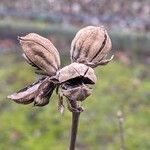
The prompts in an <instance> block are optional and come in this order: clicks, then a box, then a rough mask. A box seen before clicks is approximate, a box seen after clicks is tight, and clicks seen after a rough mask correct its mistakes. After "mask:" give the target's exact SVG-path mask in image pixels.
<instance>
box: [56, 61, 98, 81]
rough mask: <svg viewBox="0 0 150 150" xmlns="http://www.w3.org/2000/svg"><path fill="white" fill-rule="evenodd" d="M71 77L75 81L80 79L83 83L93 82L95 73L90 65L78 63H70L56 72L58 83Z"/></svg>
mask: <svg viewBox="0 0 150 150" xmlns="http://www.w3.org/2000/svg"><path fill="white" fill-rule="evenodd" d="M73 79H75V82H76V81H77V80H80V79H81V80H82V81H83V82H84V83H85V84H86V83H87V84H95V82H96V75H95V72H94V70H93V69H92V68H91V67H89V66H86V65H84V64H80V63H72V64H70V65H68V66H65V67H63V68H62V69H61V70H60V71H59V72H58V80H59V82H60V83H62V82H66V81H68V80H73Z"/></svg>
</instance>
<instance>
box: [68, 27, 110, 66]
mask: <svg viewBox="0 0 150 150" xmlns="http://www.w3.org/2000/svg"><path fill="white" fill-rule="evenodd" d="M110 50H111V40H110V38H109V36H108V34H107V31H106V30H105V29H104V27H94V26H88V27H85V28H83V29H81V30H80V31H78V32H77V34H76V36H75V38H74V39H73V41H72V44H71V52H70V54H71V60H72V62H79V63H84V64H90V63H98V62H100V61H102V60H103V59H104V58H105V57H106V56H107V54H108V52H109V51H110Z"/></svg>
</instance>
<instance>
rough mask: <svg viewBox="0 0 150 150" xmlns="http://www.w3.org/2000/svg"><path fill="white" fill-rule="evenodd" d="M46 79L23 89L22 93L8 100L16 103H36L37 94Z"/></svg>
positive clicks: (14, 94) (10, 96) (13, 95)
mask: <svg viewBox="0 0 150 150" xmlns="http://www.w3.org/2000/svg"><path fill="white" fill-rule="evenodd" d="M43 80H44V79H40V80H38V81H37V82H35V83H33V84H31V85H29V86H27V87H25V88H23V89H21V90H20V91H18V92H16V93H13V94H11V95H8V96H7V98H9V99H12V100H13V101H15V102H16V103H20V104H30V103H32V102H33V101H34V97H35V95H36V92H37V91H38V88H39V86H40V85H41V83H42V81H43Z"/></svg>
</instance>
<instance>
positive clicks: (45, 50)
mask: <svg viewBox="0 0 150 150" xmlns="http://www.w3.org/2000/svg"><path fill="white" fill-rule="evenodd" d="M19 40H20V43H21V45H22V48H23V50H24V53H25V55H26V57H27V58H28V59H29V60H30V62H32V63H33V64H35V65H36V66H37V67H39V68H40V69H41V70H43V71H44V73H45V74H47V75H49V76H52V75H55V74H56V72H57V70H58V69H59V67H60V56H59V53H58V51H57V49H56V48H55V47H54V45H53V44H52V43H51V41H49V40H48V39H46V38H44V37H42V36H40V35H38V34H36V33H30V34H28V35H26V36H24V37H19Z"/></svg>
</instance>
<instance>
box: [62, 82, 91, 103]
mask: <svg viewBox="0 0 150 150" xmlns="http://www.w3.org/2000/svg"><path fill="white" fill-rule="evenodd" d="M63 86H66V87H65V88H63V87H62V89H61V91H62V93H63V95H64V96H65V97H67V98H68V99H69V100H73V101H83V100H85V99H86V98H87V97H88V96H89V95H91V94H92V88H90V87H88V86H87V85H85V84H82V85H78V86H77V87H74V86H72V87H71V86H68V88H67V85H63Z"/></svg>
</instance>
